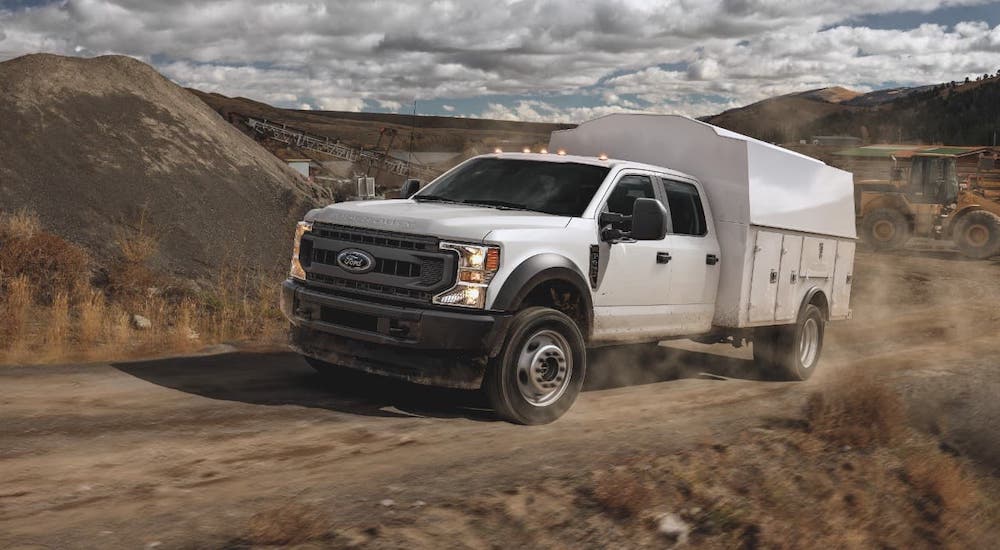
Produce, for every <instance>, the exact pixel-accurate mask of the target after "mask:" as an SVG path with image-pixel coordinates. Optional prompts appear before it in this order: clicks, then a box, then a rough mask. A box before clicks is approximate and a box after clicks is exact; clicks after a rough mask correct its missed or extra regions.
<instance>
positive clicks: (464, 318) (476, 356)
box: [281, 279, 510, 388]
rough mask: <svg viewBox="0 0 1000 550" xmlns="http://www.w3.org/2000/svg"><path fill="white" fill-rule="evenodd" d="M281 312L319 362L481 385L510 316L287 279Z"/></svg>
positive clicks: (299, 344) (299, 347)
mask: <svg viewBox="0 0 1000 550" xmlns="http://www.w3.org/2000/svg"><path fill="white" fill-rule="evenodd" d="M281 311H282V313H284V315H285V317H287V318H288V320H289V321H290V322H291V323H292V332H291V345H292V347H293V348H294V349H295V350H296V351H298V352H299V353H302V354H303V355H306V356H309V357H313V358H316V359H319V360H322V361H326V362H329V363H333V364H336V365H340V366H343V367H349V368H354V369H358V370H363V371H366V372H371V373H374V374H380V375H384V376H391V377H393V378H402V379H405V380H409V381H411V382H416V383H420V384H429V385H434V386H445V387H455V388H478V387H479V386H480V384H481V383H482V378H483V374H484V372H485V369H486V362H487V360H488V359H489V357H491V356H493V355H495V354H496V353H498V352H499V349H500V346H501V345H502V344H503V338H504V336H505V335H506V330H507V325H508V324H509V322H510V316H509V315H506V314H498V313H490V312H485V313H463V312H452V311H442V310H436V309H421V308H417V307H411V306H401V305H391V304H382V303H376V302H369V301H364V300H360V299H354V298H347V297H342V296H334V295H331V294H327V293H324V292H319V291H316V290H312V289H309V288H308V287H306V286H305V285H303V284H301V283H298V282H296V281H294V280H291V279H289V280H286V281H285V282H284V283H283V284H282V289H281Z"/></svg>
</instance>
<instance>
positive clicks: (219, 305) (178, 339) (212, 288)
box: [0, 211, 286, 364]
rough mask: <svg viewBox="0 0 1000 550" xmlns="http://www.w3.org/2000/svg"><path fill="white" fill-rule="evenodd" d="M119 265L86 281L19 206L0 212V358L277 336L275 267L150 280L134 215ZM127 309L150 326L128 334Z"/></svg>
mask: <svg viewBox="0 0 1000 550" xmlns="http://www.w3.org/2000/svg"><path fill="white" fill-rule="evenodd" d="M116 242H117V243H118V246H119V248H120V254H119V257H120V259H119V261H118V262H116V263H115V264H114V265H111V266H108V267H107V275H108V276H107V280H106V281H102V282H100V283H95V282H92V281H91V265H92V264H91V262H90V259H89V257H88V256H87V254H86V253H85V252H84V251H83V250H82V249H80V248H78V247H76V246H74V245H72V244H70V243H68V242H66V241H65V240H63V239H61V238H60V237H58V236H55V235H52V234H49V233H46V232H45V231H44V229H43V228H42V227H41V224H40V223H38V220H37V218H36V217H34V216H32V215H31V214H30V213H27V212H23V211H22V212H18V213H17V214H10V215H4V216H3V217H2V218H0V364H3V363H44V362H56V361H69V360H81V359H84V360H100V359H103V360H111V359H125V358H129V357H136V356H146V355H155V354H160V353H178V352H188V351H191V350H193V349H196V348H198V347H200V346H204V345H207V344H212V343H217V342H224V341H241V340H251V339H252V340H254V341H256V342H279V341H281V340H282V339H283V337H284V331H285V330H286V328H285V327H286V325H285V323H284V322H283V320H282V316H281V313H280V312H279V311H278V308H277V303H278V292H279V284H278V283H279V282H280V280H281V278H282V275H281V274H278V273H263V272H260V271H257V270H251V269H247V268H245V267H227V268H224V269H221V270H220V271H219V272H218V273H217V275H216V277H215V279H214V280H213V281H209V282H207V283H205V284H202V285H200V286H197V287H195V286H192V285H191V284H190V283H189V282H178V281H173V280H170V279H167V278H165V277H162V276H158V275H157V274H156V273H155V271H154V270H153V269H152V267H151V266H150V265H149V264H150V262H151V261H152V259H153V258H154V257H155V255H156V252H157V242H158V241H157V239H156V237H155V236H154V235H152V234H150V232H149V231H148V229H147V226H146V224H145V223H144V221H143V219H142V218H140V220H139V222H138V223H137V224H135V226H134V229H132V230H130V231H127V232H126V231H122V232H120V233H119V235H118V237H117V239H116ZM134 315H141V316H143V317H146V318H148V319H149V320H150V322H151V327H150V328H149V329H145V330H137V328H136V327H135V326H134V324H133V322H132V318H133V316H134Z"/></svg>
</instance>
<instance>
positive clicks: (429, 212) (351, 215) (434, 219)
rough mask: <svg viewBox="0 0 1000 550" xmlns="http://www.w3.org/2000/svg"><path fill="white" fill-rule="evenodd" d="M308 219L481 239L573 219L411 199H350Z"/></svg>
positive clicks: (455, 238) (403, 231) (476, 240)
mask: <svg viewBox="0 0 1000 550" xmlns="http://www.w3.org/2000/svg"><path fill="white" fill-rule="evenodd" d="M305 219H306V221H310V222H319V223H329V224H335V225H347V226H352V227H364V228H367V229H378V230H382V231H396V232H399V233H410V234H414V235H432V236H435V237H439V238H442V239H453V240H460V241H470V242H481V241H483V240H484V239H485V238H486V235H488V234H489V233H490V232H491V231H493V230H495V229H547V228H555V227H566V225H567V224H569V221H570V218H568V217H564V216H553V215H550V214H542V213H539V212H524V211H522V210H499V209H496V208H487V207H481V206H465V205H461V204H449V203H439V202H417V201H413V200H410V199H395V200H370V201H349V202H341V203H337V204H331V205H330V206H327V207H325V208H319V209H316V210H312V211H310V212H309V213H308V214H306V218H305Z"/></svg>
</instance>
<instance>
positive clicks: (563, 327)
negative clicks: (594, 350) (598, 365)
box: [483, 307, 587, 425]
mask: <svg viewBox="0 0 1000 550" xmlns="http://www.w3.org/2000/svg"><path fill="white" fill-rule="evenodd" d="M586 370H587V353H586V348H585V347H584V340H583V335H582V334H581V333H580V329H579V327H577V325H576V323H574V322H573V320H572V319H570V318H569V317H568V316H566V314H564V313H562V312H559V311H556V310H554V309H550V308H545V307H531V308H528V309H525V310H523V311H520V312H518V313H517V314H516V315H515V316H514V318H513V320H512V321H511V324H510V329H509V331H508V333H507V338H506V340H505V341H504V345H503V348H502V349H501V350H500V353H499V354H498V355H497V356H496V357H494V358H493V359H491V360H490V364H489V366H488V368H487V371H486V377H485V379H484V380H483V390H484V391H485V393H486V397H487V398H488V399H489V401H490V404H491V405H492V406H493V410H495V411H496V413H497V416H499V417H500V418H502V419H504V420H507V421H509V422H514V423H517V424H531V425H534V424H548V423H549V422H552V421H554V420H556V419H557V418H559V417H560V416H562V415H563V414H564V413H565V412H566V411H567V410H569V408H570V406H572V405H573V402H574V401H576V397H577V395H579V393H580V388H582V387H583V379H584V376H585V374H586Z"/></svg>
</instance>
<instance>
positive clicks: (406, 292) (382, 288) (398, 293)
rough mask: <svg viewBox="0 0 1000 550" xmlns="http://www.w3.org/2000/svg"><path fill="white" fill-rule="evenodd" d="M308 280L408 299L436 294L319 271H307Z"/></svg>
mask: <svg viewBox="0 0 1000 550" xmlns="http://www.w3.org/2000/svg"><path fill="white" fill-rule="evenodd" d="M306 280H308V281H316V282H320V283H323V284H326V285H329V286H332V287H336V288H338V289H340V290H348V291H350V290H354V291H358V292H361V293H364V294H380V295H382V296H392V297H396V298H404V299H408V300H419V301H422V302H423V301H426V302H429V301H430V300H431V298H432V297H433V296H434V294H433V293H431V292H420V291H418V290H410V289H408V288H400V287H394V286H387V285H380V284H378V283H365V282H361V281H352V280H350V279H341V278H339V277H330V276H329V275H321V274H319V273H307V274H306Z"/></svg>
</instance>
